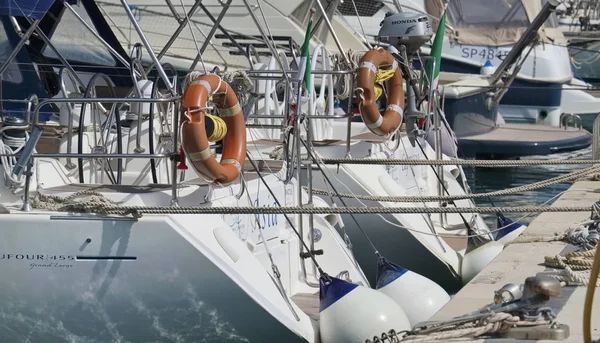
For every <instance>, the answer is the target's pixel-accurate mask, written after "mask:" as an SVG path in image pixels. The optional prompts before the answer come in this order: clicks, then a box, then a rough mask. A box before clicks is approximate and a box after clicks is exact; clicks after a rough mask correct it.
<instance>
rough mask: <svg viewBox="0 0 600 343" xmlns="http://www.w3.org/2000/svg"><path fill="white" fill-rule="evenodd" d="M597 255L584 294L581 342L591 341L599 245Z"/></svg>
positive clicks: (599, 252) (598, 265) (588, 342)
mask: <svg viewBox="0 0 600 343" xmlns="http://www.w3.org/2000/svg"><path fill="white" fill-rule="evenodd" d="M595 251H596V252H597V253H596V254H595V257H594V263H593V265H592V271H591V272H590V282H589V284H588V288H587V292H586V294H585V303H584V306H583V341H584V343H590V342H591V341H592V307H593V304H594V293H595V292H596V282H598V274H599V273H600V244H597V245H596V250H595Z"/></svg>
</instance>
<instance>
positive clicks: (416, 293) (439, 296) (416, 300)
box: [375, 257, 450, 327]
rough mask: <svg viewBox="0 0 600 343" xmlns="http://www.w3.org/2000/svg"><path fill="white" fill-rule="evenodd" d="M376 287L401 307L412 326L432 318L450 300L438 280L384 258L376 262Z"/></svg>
mask: <svg viewBox="0 0 600 343" xmlns="http://www.w3.org/2000/svg"><path fill="white" fill-rule="evenodd" d="M375 288H376V289H377V290H378V291H379V292H381V293H383V294H385V295H387V296H389V297H390V298H392V299H394V300H395V301H396V302H397V303H398V304H399V305H401V306H402V308H403V309H404V311H405V312H406V315H407V317H408V320H409V321H410V324H411V327H414V326H415V325H416V324H417V323H420V322H424V321H426V320H429V319H431V317H433V315H434V314H436V313H437V312H438V311H439V310H440V309H441V308H442V307H443V306H444V305H445V304H446V303H447V302H448V301H450V295H448V293H447V292H446V291H445V290H444V289H443V288H442V287H440V286H439V285H438V284H437V283H435V282H433V281H431V280H430V279H428V278H426V277H424V276H422V275H419V274H417V273H415V272H412V271H410V270H408V269H406V268H403V267H401V266H399V265H397V264H394V263H392V262H390V261H388V260H387V259H386V258H383V257H380V258H379V259H378V261H377V285H376V287H375Z"/></svg>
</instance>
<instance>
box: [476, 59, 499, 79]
mask: <svg viewBox="0 0 600 343" xmlns="http://www.w3.org/2000/svg"><path fill="white" fill-rule="evenodd" d="M494 71H496V68H495V67H494V65H493V64H492V62H490V61H489V60H488V61H486V62H485V64H484V65H483V66H482V67H481V69H480V70H479V74H481V75H492V74H493V73H494Z"/></svg>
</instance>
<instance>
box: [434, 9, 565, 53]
mask: <svg viewBox="0 0 600 343" xmlns="http://www.w3.org/2000/svg"><path fill="white" fill-rule="evenodd" d="M424 1H425V10H426V11H427V13H428V14H429V15H431V16H432V17H434V18H439V17H440V16H441V14H442V11H443V7H444V6H443V0H424ZM546 1H547V0H493V1H490V0H452V1H450V2H449V3H448V18H447V27H446V33H447V35H448V36H449V37H450V39H451V40H452V41H454V42H456V43H459V44H467V45H482V46H503V45H511V44H514V43H515V42H517V41H518V40H519V38H521V36H522V35H523V33H524V32H525V30H526V29H527V26H529V24H530V23H531V22H532V21H533V19H534V18H535V17H536V16H537V15H538V13H539V12H540V11H541V9H542V6H543V3H545V2H546ZM553 23H554V22H553V21H552V20H548V21H547V22H546V23H545V25H544V26H542V28H541V29H540V31H539V34H540V39H541V40H542V41H548V40H553V39H554V38H558V37H557V36H556V32H555V31H557V30H556V29H555V28H554V27H553V26H554V24H553ZM435 27H437V20H436V19H434V29H435Z"/></svg>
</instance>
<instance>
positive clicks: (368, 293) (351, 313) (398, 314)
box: [319, 275, 411, 343]
mask: <svg viewBox="0 0 600 343" xmlns="http://www.w3.org/2000/svg"><path fill="white" fill-rule="evenodd" d="M319 282H320V284H321V287H320V292H319V299H320V314H319V317H320V318H319V328H320V331H321V342H323V343H350V342H365V341H366V340H367V339H369V340H373V337H376V336H379V337H380V336H381V334H382V333H384V332H385V333H387V332H389V331H390V330H392V329H393V330H395V331H396V332H400V331H404V330H410V329H411V326H410V322H409V320H408V318H407V317H406V313H405V312H404V310H403V309H402V307H401V306H400V305H398V304H397V303H396V302H395V301H394V300H393V299H392V298H390V297H388V296H387V295H385V294H383V293H381V292H378V291H376V290H374V289H371V288H367V287H363V286H359V285H357V284H354V283H350V282H346V281H344V280H340V279H337V278H334V277H331V276H328V275H323V276H321V278H320V280H319Z"/></svg>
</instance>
